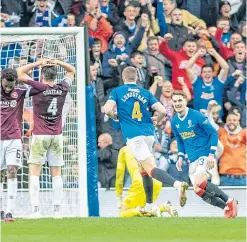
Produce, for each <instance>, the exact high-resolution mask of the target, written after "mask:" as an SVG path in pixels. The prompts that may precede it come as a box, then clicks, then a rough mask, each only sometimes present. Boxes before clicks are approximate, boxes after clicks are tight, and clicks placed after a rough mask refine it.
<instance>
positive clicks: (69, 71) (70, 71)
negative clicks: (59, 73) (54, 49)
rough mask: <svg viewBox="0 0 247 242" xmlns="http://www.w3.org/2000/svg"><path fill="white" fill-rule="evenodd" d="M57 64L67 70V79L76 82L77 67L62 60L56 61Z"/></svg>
mask: <svg viewBox="0 0 247 242" xmlns="http://www.w3.org/2000/svg"><path fill="white" fill-rule="evenodd" d="M55 64H56V65H59V66H61V67H63V68H64V69H65V71H66V72H67V73H66V75H65V77H68V78H69V79H70V80H71V81H73V80H74V77H75V67H74V66H72V65H71V64H68V63H66V62H63V61H60V60H55Z"/></svg>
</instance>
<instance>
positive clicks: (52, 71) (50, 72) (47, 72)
mask: <svg viewBox="0 0 247 242" xmlns="http://www.w3.org/2000/svg"><path fill="white" fill-rule="evenodd" d="M41 75H44V77H45V79H46V80H51V81H54V80H55V79H56V76H57V70H56V67H55V66H44V67H43V68H42V70H41Z"/></svg>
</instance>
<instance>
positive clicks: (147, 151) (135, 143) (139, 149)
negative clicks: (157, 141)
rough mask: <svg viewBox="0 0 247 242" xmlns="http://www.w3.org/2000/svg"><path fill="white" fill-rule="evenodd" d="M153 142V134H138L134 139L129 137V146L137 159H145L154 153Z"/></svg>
mask: <svg viewBox="0 0 247 242" xmlns="http://www.w3.org/2000/svg"><path fill="white" fill-rule="evenodd" d="M153 144H154V137H153V136H136V137H134V138H132V139H127V146H128V147H129V148H130V150H131V152H132V154H133V156H134V157H135V158H136V160H137V161H144V160H146V159H147V158H148V157H150V156H152V155H153V154H152V148H153Z"/></svg>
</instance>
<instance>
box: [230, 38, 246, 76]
mask: <svg viewBox="0 0 247 242" xmlns="http://www.w3.org/2000/svg"><path fill="white" fill-rule="evenodd" d="M233 53H234V56H232V57H231V58H229V59H228V61H227V62H228V64H229V68H230V69H229V74H230V75H231V74H232V73H234V72H235V71H236V70H240V71H241V73H246V54H247V52H246V45H245V43H244V42H243V41H240V42H237V43H235V45H234V49H233Z"/></svg>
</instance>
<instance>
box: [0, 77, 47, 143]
mask: <svg viewBox="0 0 247 242" xmlns="http://www.w3.org/2000/svg"><path fill="white" fill-rule="evenodd" d="M28 84H29V85H31V86H33V87H29V88H25V87H15V88H14V89H13V90H12V91H11V92H10V93H5V92H4V90H3V89H2V88H1V140H10V139H21V136H22V132H21V130H22V127H20V124H21V122H22V115H20V114H22V112H23V104H24V99H25V98H27V97H29V96H33V95H36V94H37V93H40V92H42V91H44V90H45V89H46V85H44V84H42V83H38V82H35V81H28Z"/></svg>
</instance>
